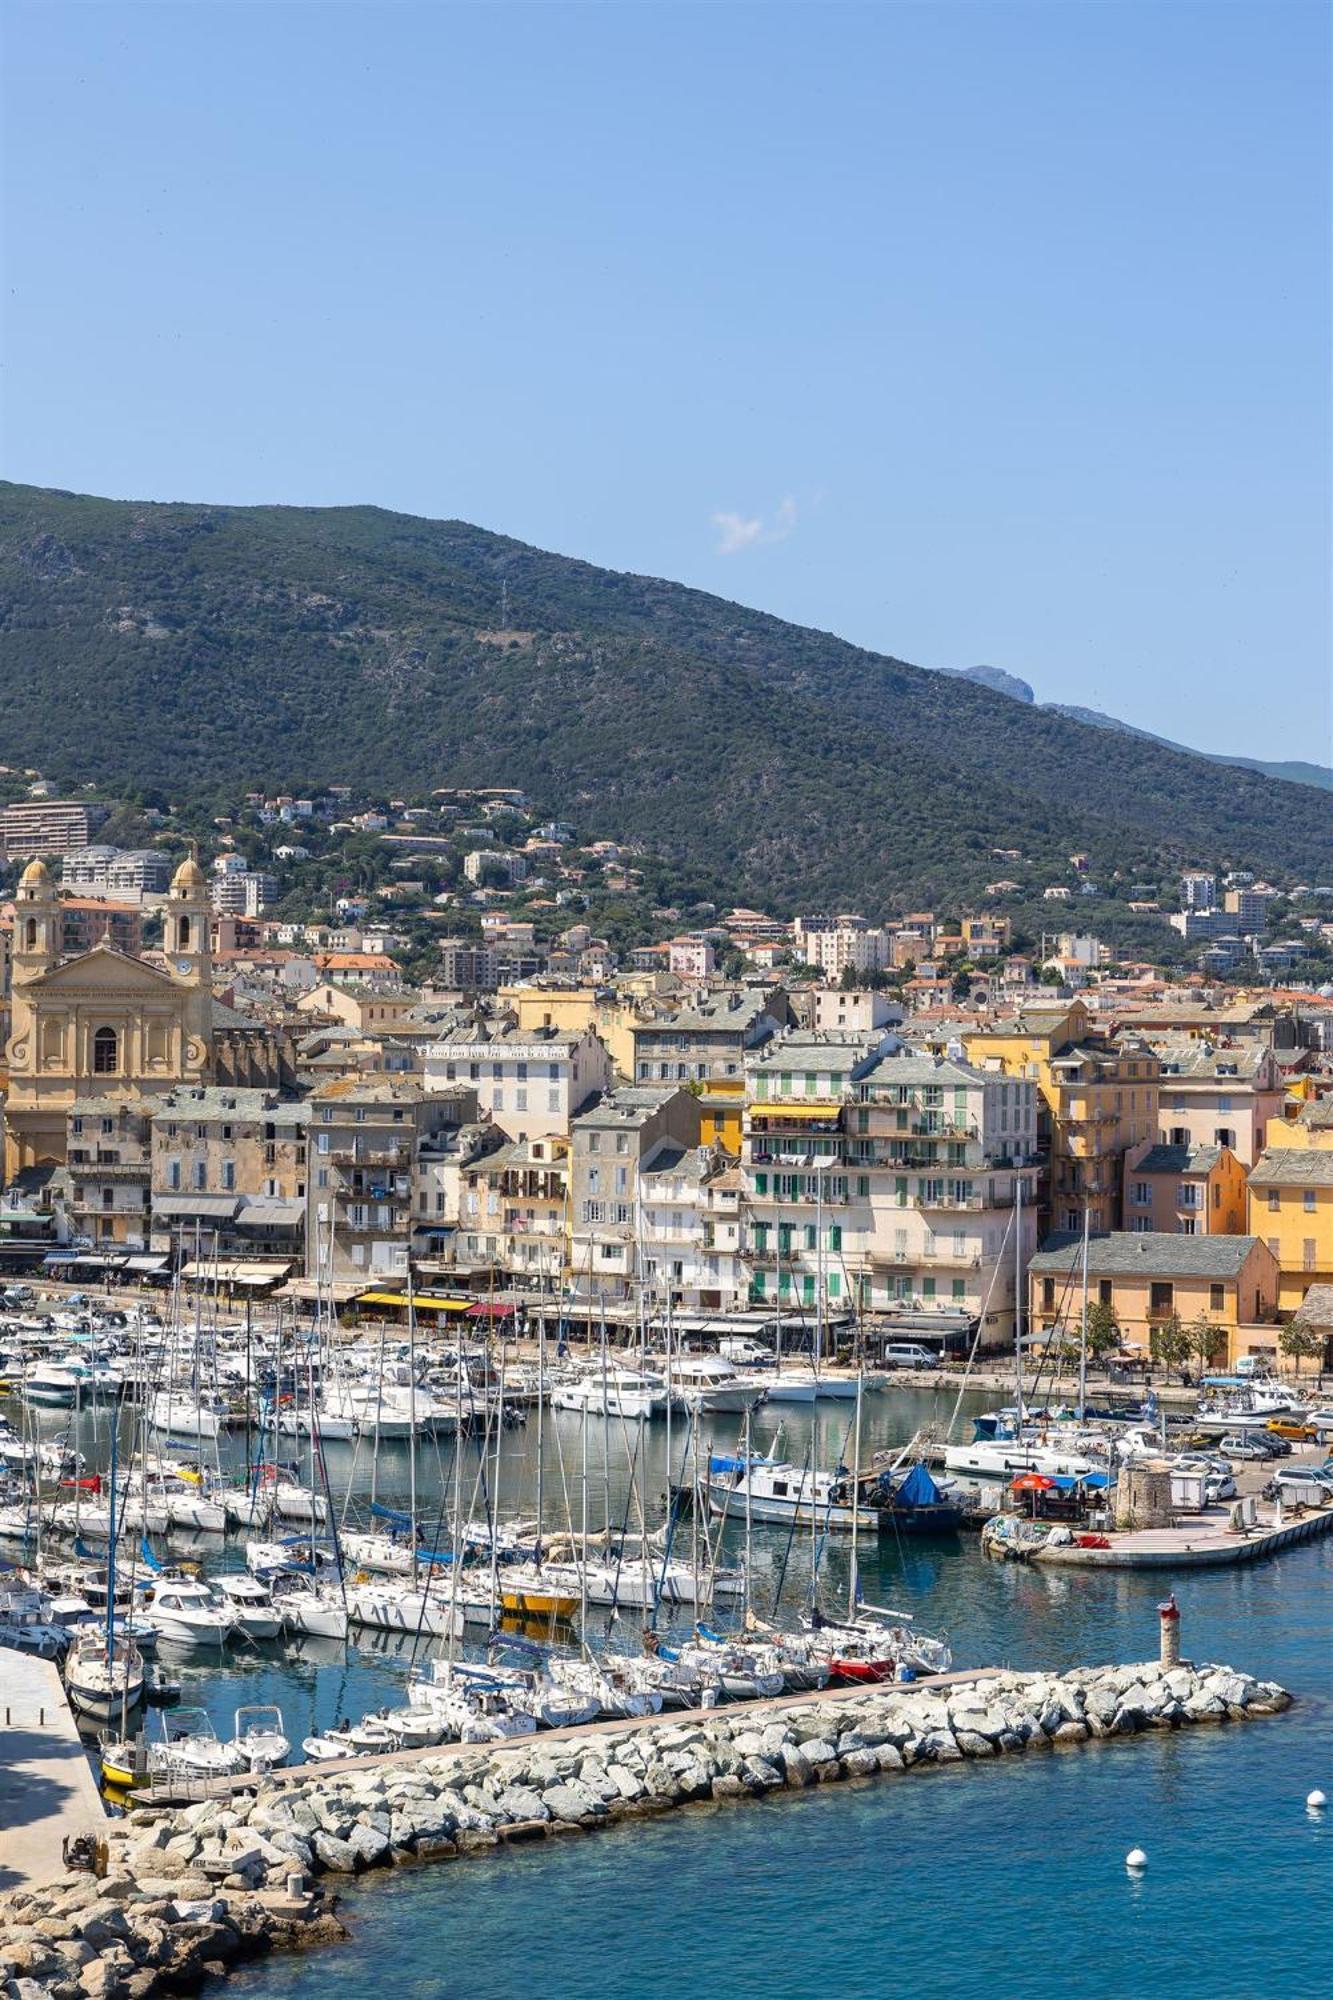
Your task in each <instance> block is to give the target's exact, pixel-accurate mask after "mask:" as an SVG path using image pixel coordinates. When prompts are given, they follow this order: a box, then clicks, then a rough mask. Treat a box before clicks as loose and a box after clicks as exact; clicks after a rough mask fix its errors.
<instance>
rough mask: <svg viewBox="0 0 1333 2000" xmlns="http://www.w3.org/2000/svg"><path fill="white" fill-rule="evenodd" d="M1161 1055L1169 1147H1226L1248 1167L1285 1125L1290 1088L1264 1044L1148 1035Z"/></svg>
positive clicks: (1162, 1116)
mask: <svg viewBox="0 0 1333 2000" xmlns="http://www.w3.org/2000/svg"><path fill="white" fill-rule="evenodd" d="M1145 1039H1146V1040H1147V1042H1148V1046H1149V1047H1150V1048H1151V1049H1153V1051H1154V1052H1155V1054H1156V1056H1157V1061H1158V1069H1159V1078H1158V1094H1157V1114H1158V1115H1157V1125H1158V1132H1157V1136H1158V1138H1159V1139H1160V1141H1161V1143H1162V1144H1163V1145H1169V1146H1225V1147H1227V1148H1228V1149H1229V1150H1230V1151H1231V1152H1233V1153H1234V1154H1235V1155H1236V1158H1237V1159H1238V1160H1239V1161H1240V1163H1241V1165H1242V1166H1244V1167H1250V1166H1253V1165H1254V1162H1255V1161H1256V1160H1257V1159H1258V1158H1259V1155H1260V1154H1261V1153H1262V1152H1263V1150H1264V1147H1265V1146H1266V1145H1267V1144H1268V1143H1269V1137H1268V1135H1269V1132H1270V1129H1271V1128H1272V1127H1273V1126H1274V1125H1276V1124H1278V1123H1280V1122H1281V1119H1282V1107H1283V1105H1284V1103H1285V1101H1286V1088H1285V1085H1284V1083H1283V1080H1282V1071H1281V1068H1280V1066H1279V1064H1278V1060H1277V1057H1276V1056H1275V1054H1274V1053H1273V1051H1272V1049H1271V1048H1268V1047H1266V1046H1265V1045H1264V1044H1263V1043H1261V1042H1255V1041H1246V1042H1233V1041H1230V1040H1227V1041H1223V1042H1219V1041H1211V1040H1208V1039H1207V1038H1203V1037H1196V1036H1187V1035H1152V1036H1148V1037H1145Z"/></svg>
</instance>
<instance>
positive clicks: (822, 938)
mask: <svg viewBox="0 0 1333 2000" xmlns="http://www.w3.org/2000/svg"><path fill="white" fill-rule="evenodd" d="M793 931H794V936H795V943H796V953H797V956H798V957H799V958H800V959H801V960H802V961H803V962H804V963H805V964H806V965H817V966H818V967H819V969H820V971H821V972H822V973H823V975H824V977H825V979H828V980H835V981H836V980H839V979H841V978H842V976H843V974H844V973H845V972H848V971H851V972H857V973H865V972H878V971H881V970H882V969H883V967H884V966H886V965H887V964H888V963H889V945H890V940H889V933H888V932H887V931H886V930H883V929H881V928H879V927H877V926H875V925H873V924H868V923H867V922H866V920H865V918H864V917H861V916H855V915H853V914H851V913H844V914H843V915H840V916H835V917H823V916H820V917H798V918H797V919H796V922H795V925H794V926H793Z"/></svg>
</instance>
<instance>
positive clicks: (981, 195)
mask: <svg viewBox="0 0 1333 2000" xmlns="http://www.w3.org/2000/svg"><path fill="white" fill-rule="evenodd" d="M2 58H3V89H4V99H3V105H2V106H0V109H2V110H3V124H4V147H5V153H4V159H3V166H4V171H5V180H6V186H7V190H8V192H7V196H6V202H5V210H4V215H3V222H4V238H3V276H4V288H3V311H4V321H3V343H4V359H5V373H4V386H3V397H4V400H3V411H2V418H3V429H2V431H0V450H2V452H3V464H4V469H5V472H6V474H7V475H8V476H10V477H12V478H16V479H22V480H30V481H33V482H36V483H40V484H50V485H59V486H66V487H72V488H76V489H79V490H83V491H90V492H98V493H106V494H113V495H120V496H132V497H136V498H146V499H194V500H218V501H231V502H243V501H257V500H276V501H288V502H293V503H305V502H317V503H337V502H353V501H375V502H378V503H380V504H382V505H384V506H386V507H395V508H401V509H404V510H407V511H410V512H415V513H422V514H431V515H440V516H461V517H463V518H465V519H468V520H471V521H476V522H479V523H481V524H482V525H484V526H486V527H490V528H495V529H499V530H502V531H504V532H506V533H509V534H513V535H517V536H520V537H521V538H523V539H525V540H528V541H532V542H535V543H538V544H540V545H542V546H545V547H548V548H554V549H559V550H562V551H564V552H566V553H569V554H574V555H580V556H584V557H587V558H589V559H590V560H592V561H594V562H598V563H604V564H609V565H611V566H614V567H616V568H624V569H633V570H640V571H647V572H652V573H654V574H658V575H665V576H671V577H676V578H679V579H681V580H682V581H684V582H687V583H691V584H696V585H699V586H702V587H704V588H706V589H709V590H713V591H717V592H719V593H721V594H723V595H725V596H729V597H734V598H738V599H740V600H742V601H743V602H745V603H748V604H755V605H759V606H762V607H764V608H766V609H770V610H773V611H776V612H779V613H781V614H782V615H784V616H787V617H790V618H794V619H797V620H799V621H801V622H802V623H807V624H812V625H818V626H821V627H825V628H827V629H830V630H834V631H837V632H839V633H841V634H843V635H845V636H846V637H848V638H852V639H855V640H858V641H860V642H861V643H863V644H866V645H869V646H873V647H875V648H877V649H880V650H883V651H885V652H893V653H896V654H898V655H899V656H900V657H902V658H905V659H909V660H914V661H916V662H918V663H919V664H921V665H924V666H960V665H968V664H971V663H973V662H977V661H988V662H991V663H993V664H995V665H998V666H1002V667H1006V668H1008V669H1009V670H1010V671H1011V672H1014V673H1017V674H1021V675H1023V676H1024V677H1025V678H1027V679H1029V680H1031V681H1032V682H1033V683H1034V685H1035V686H1036V688H1037V692H1038V695H1039V697H1040V698H1044V699H1052V700H1066V701H1076V702H1085V703H1088V704H1090V705H1093V706H1098V707H1104V708H1107V709H1110V710H1112V711H1114V712H1115V713H1118V714H1120V715H1123V716H1125V717H1126V718H1127V719H1128V720H1131V721H1134V722H1137V723H1139V724H1141V725H1144V726H1146V727H1151V728H1155V729H1159V730H1160V731H1161V732H1162V733H1163V734H1165V735H1170V736H1175V737H1177V738H1180V739H1182V740H1185V741H1189V742H1192V743H1196V744H1198V745H1199V746H1200V747H1202V748H1207V749H1216V750H1231V751H1242V750H1243V751H1246V752H1248V753H1250V754H1259V755H1265V754H1266V755H1272V756H1279V755H1299V756H1306V757H1311V758H1316V759H1318V760H1320V761H1329V760H1330V757H1331V756H1333V749H1331V746H1330V730H1331V723H1330V712H1331V707H1333V688H1331V683H1333V662H1331V656H1330V600H1329V583H1328V569H1329V564H1328V555H1329V548H1330V531H1331V523H1330V429H1331V426H1330V417H1331V414H1333V413H1331V410H1330V247H1329V246H1330V200H1329V159H1330V110H1329V105H1330V85H1331V83H1333V65H1331V64H1330V10H1329V9H1328V8H1327V7H1326V6H1323V5H1306V4H1303V0H1279V4H1276V5H1274V4H1263V5H1253V6H1252V5H1248V4H1245V0H1231V4H1221V5H1215V4H1209V0H1192V4H1188V5H1177V4H1173V0H1151V4H1148V5H1138V4H1136V3H1135V0H1046V4H1037V5H1030V4H1021V3H1020V0H991V4H987V5H968V4H954V0H938V4H903V5H894V4H882V5H876V6H870V7H865V6H858V5H838V4H812V5H801V6H784V5H776V4H764V3H763V0H752V4H748V5H730V4H717V0H711V4H702V3H701V0H700V3H699V4H689V5H677V4H670V3H669V0H661V4H651V3H649V4H630V3H629V0H626V3H625V4H615V0H604V4H601V5H595V6H585V5H575V4H569V5H566V4H559V0H551V3H550V4H542V5H528V4H490V5H452V4H446V0H441V4H432V5H425V6H420V5H412V4H390V5H380V6H363V5H358V4H343V5H324V4H318V0H307V4H295V5H270V4H257V0H256V4H246V0H229V4H225V5H212V4H209V3H208V0H196V4H177V5H169V6H159V5H152V4H145V5H135V6H118V5H116V4H114V3H113V0H107V4H98V5H95V6H94V5H80V6H68V5H64V4H62V0H40V4H27V5H25V4H15V0H9V4H8V5H7V6H6V8H5V11H4V15H3V52H2Z"/></svg>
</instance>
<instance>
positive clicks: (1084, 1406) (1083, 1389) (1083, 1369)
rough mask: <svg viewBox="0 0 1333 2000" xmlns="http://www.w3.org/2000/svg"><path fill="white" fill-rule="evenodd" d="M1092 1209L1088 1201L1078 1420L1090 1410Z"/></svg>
mask: <svg viewBox="0 0 1333 2000" xmlns="http://www.w3.org/2000/svg"><path fill="white" fill-rule="evenodd" d="M1091 1214H1092V1210H1091V1208H1090V1207H1089V1205H1088V1203H1087V1202H1084V1204H1083V1324H1082V1327H1081V1329H1080V1332H1079V1342H1078V1420H1079V1422H1080V1423H1082V1422H1083V1420H1084V1418H1085V1417H1086V1416H1087V1412H1088V1235H1089V1230H1090V1220H1089V1218H1090V1217H1091Z"/></svg>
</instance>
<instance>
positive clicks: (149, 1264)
mask: <svg viewBox="0 0 1333 2000" xmlns="http://www.w3.org/2000/svg"><path fill="white" fill-rule="evenodd" d="M167 1263H168V1259H167V1258H165V1257H127V1258H126V1259H125V1269H126V1270H127V1271H144V1272H147V1271H165V1270H166V1268H167Z"/></svg>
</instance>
